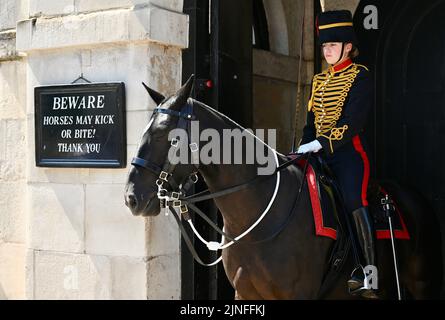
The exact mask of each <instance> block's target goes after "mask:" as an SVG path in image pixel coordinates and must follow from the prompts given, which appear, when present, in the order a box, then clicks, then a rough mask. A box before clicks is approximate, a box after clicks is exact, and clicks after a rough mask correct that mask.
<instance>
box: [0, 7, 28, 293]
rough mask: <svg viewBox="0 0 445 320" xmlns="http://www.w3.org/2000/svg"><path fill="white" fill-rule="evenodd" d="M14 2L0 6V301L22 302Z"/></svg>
mask: <svg viewBox="0 0 445 320" xmlns="http://www.w3.org/2000/svg"><path fill="white" fill-rule="evenodd" d="M19 16H20V6H19V5H18V2H17V1H14V0H5V1H2V2H1V5H0V299H6V298H12V299H23V298H25V256H26V229H27V221H26V201H27V193H26V161H25V158H26V150H27V143H26V87H25V85H24V83H23V81H24V79H25V78H26V71H25V69H26V68H25V65H24V63H23V62H22V61H21V60H20V57H19V56H18V55H17V53H16V51H15V36H16V33H15V22H16V21H17V19H19Z"/></svg>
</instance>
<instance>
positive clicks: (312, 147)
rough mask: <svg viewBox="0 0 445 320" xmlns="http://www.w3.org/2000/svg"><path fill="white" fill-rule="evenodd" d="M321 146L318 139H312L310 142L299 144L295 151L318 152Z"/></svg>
mask: <svg viewBox="0 0 445 320" xmlns="http://www.w3.org/2000/svg"><path fill="white" fill-rule="evenodd" d="M321 148H322V146H321V144H320V142H318V140H314V141H312V142H309V143H306V144H303V145H301V146H300V147H299V148H298V151H297V153H308V152H318V151H320V150H321Z"/></svg>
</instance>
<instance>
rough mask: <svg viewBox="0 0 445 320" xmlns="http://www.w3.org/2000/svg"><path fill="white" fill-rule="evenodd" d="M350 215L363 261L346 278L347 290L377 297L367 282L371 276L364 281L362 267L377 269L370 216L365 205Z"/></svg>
mask: <svg viewBox="0 0 445 320" xmlns="http://www.w3.org/2000/svg"><path fill="white" fill-rule="evenodd" d="M352 216H353V218H354V223H355V229H356V231H357V238H358V240H359V243H360V247H361V251H362V255H363V259H364V261H363V265H362V266H360V267H357V268H356V269H355V270H354V271H353V272H352V275H351V279H350V280H348V287H349V291H350V292H351V294H360V295H361V296H362V297H365V298H368V299H378V296H377V295H376V292H375V290H374V289H372V288H371V285H370V283H369V279H371V278H372V277H370V278H368V283H365V270H364V269H363V268H365V267H366V266H371V267H372V269H373V271H374V272H376V271H377V266H376V263H375V246H374V242H375V241H374V229H373V223H372V221H371V216H370V214H369V211H368V208H367V207H361V208H359V209H356V210H354V211H353V212H352ZM368 268H369V267H368ZM376 275H377V274H374V276H376ZM376 280H377V278H374V279H373V281H376ZM366 284H368V287H366V286H365V285H366ZM371 284H372V283H371Z"/></svg>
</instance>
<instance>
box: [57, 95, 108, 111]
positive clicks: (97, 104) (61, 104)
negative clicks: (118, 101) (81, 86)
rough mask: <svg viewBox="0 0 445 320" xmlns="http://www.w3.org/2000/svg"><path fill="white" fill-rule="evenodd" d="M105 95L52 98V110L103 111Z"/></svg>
mask: <svg viewBox="0 0 445 320" xmlns="http://www.w3.org/2000/svg"><path fill="white" fill-rule="evenodd" d="M103 108H105V95H97V96H91V95H90V96H83V97H80V96H65V97H54V98H53V110H73V109H103Z"/></svg>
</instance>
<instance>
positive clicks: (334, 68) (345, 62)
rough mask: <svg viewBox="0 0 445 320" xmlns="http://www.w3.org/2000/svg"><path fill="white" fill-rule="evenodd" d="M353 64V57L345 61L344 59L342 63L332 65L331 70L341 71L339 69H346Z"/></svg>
mask: <svg viewBox="0 0 445 320" xmlns="http://www.w3.org/2000/svg"><path fill="white" fill-rule="evenodd" d="M351 64H352V60H351V59H346V60H345V61H343V62H342V63H340V64H338V65H336V66H331V67H330V70H331V72H339V71H342V70H344V69H346V68H347V67H349V66H350V65H351Z"/></svg>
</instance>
